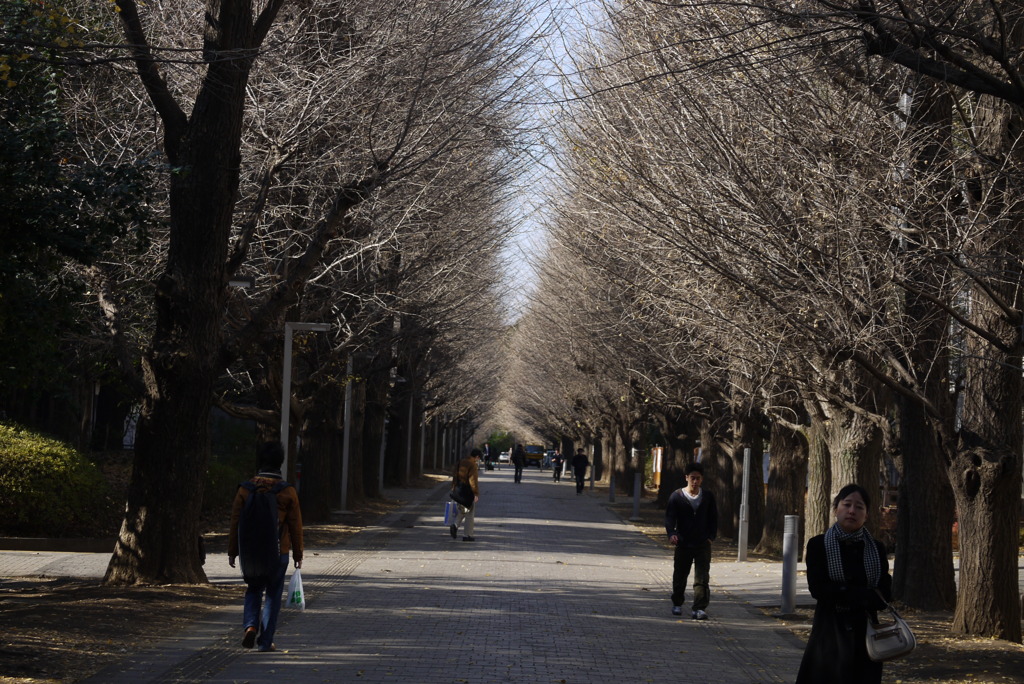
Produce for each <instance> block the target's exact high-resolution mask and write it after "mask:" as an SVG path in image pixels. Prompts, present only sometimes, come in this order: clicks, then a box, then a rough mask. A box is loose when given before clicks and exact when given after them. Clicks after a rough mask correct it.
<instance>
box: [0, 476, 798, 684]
mask: <svg viewBox="0 0 1024 684" xmlns="http://www.w3.org/2000/svg"><path fill="white" fill-rule="evenodd" d="M400 491H401V495H402V496H412V497H415V498H412V499H409V500H408V502H407V503H406V505H405V506H404V507H403V508H401V510H399V511H397V512H395V513H393V514H391V515H390V516H389V517H388V518H387V519H385V520H384V521H382V523H381V524H380V525H379V526H377V527H373V528H369V529H366V530H363V531H361V532H360V533H359V534H357V535H355V536H354V537H352V538H351V539H350V540H349V542H348V543H347V544H346V545H345V546H344V547H339V548H334V549H309V550H307V555H306V559H305V561H304V563H303V579H304V584H305V590H306V595H307V608H306V610H305V611H304V612H298V611H295V610H290V609H287V608H286V609H283V610H282V622H281V624H280V626H279V628H278V633H277V637H276V643H277V646H278V648H279V649H280V650H279V651H277V652H275V653H256V652H254V651H246V650H243V649H242V648H241V647H240V645H239V644H240V641H241V635H242V630H241V606H225V607H224V608H223V609H222V610H218V611H214V612H212V613H211V614H210V615H209V616H208V617H207V618H205V619H204V620H202V621H197V622H195V623H193V624H192V625H191V626H190V627H189V628H188V629H187V630H185V631H184V632H183V633H181V634H179V635H174V636H169V637H168V638H166V639H164V640H162V641H160V642H159V643H155V644H154V645H153V647H152V648H151V649H150V650H147V651H146V652H143V653H138V654H132V655H130V656H129V657H128V658H127V659H126V660H125V661H124V662H123V663H120V664H119V665H117V666H114V667H111V668H108V669H107V670H104V671H102V672H101V673H99V674H98V675H96V676H95V677H93V678H92V679H90V680H89V681H90V682H103V683H105V684H116V683H120V682H125V683H127V682H132V683H136V682H218V683H219V682H232V683H233V682H253V683H256V682H275V684H277V683H279V682H281V681H288V682H366V683H384V682H403V683H421V684H434V683H438V684H440V683H448V682H472V683H474V684H475V683H477V682H565V683H567V684H576V683H590V684H593V683H598V682H661V681H673V682H680V683H686V682H722V683H734V682H735V683H740V682H789V681H792V680H793V679H794V677H795V674H796V670H797V668H798V666H799V661H800V657H801V654H802V645H801V643H800V641H799V640H798V639H796V638H795V637H794V636H793V635H792V634H791V633H789V632H787V631H786V630H785V629H782V628H781V627H780V626H779V624H778V623H777V622H776V621H775V620H773V619H772V618H770V617H766V616H764V615H763V614H762V613H761V611H759V610H758V609H757V608H756V606H758V605H778V604H779V593H780V586H781V565H780V564H778V563H766V562H759V561H755V562H747V563H714V564H713V565H712V569H711V578H712V602H711V605H710V606H709V608H708V613H709V614H710V615H711V619H710V620H708V621H707V622H695V621H693V620H690V619H679V618H674V617H672V615H671V614H670V608H671V605H670V602H669V600H668V595H669V593H670V582H671V555H670V552H669V551H668V550H667V549H666V548H663V547H661V546H660V545H658V544H657V543H655V542H653V541H651V540H650V539H648V538H647V537H645V536H644V535H643V534H641V533H640V532H639V531H637V530H636V528H634V527H633V526H632V525H629V524H628V523H624V522H623V521H621V520H620V519H619V518H618V516H616V515H615V514H614V513H613V512H611V511H609V510H608V509H607V507H606V506H605V505H604V504H603V501H602V500H600V499H599V498H598V497H597V496H596V495H594V494H591V493H590V492H589V491H588V492H587V493H585V494H584V495H582V496H577V495H576V493H575V487H574V486H573V484H572V483H570V482H566V481H565V480H563V481H562V482H561V483H554V482H552V481H551V476H550V472H544V473H538V472H537V471H536V470H532V469H527V471H526V474H525V475H524V479H523V483H522V484H519V485H516V484H515V483H513V481H512V471H511V469H504V470H501V471H487V472H484V473H482V475H481V502H480V504H479V505H478V512H477V529H476V539H477V541H475V542H463V541H462V540H461V530H460V537H459V539H458V540H453V539H451V537H450V536H449V533H448V529H447V528H446V527H445V526H444V525H443V522H442V519H441V514H442V506H443V501H444V497H445V494H446V492H445V487H444V486H443V485H442V486H440V487H438V488H435V489H433V490H400ZM107 559H108V555H107V554H89V553H45V552H11V551H7V552H0V576H3V577H15V576H68V577H85V578H89V577H101V576H102V575H103V571H104V570H105V568H106V563H107ZM206 570H207V574H208V575H209V576H210V579H211V581H214V582H241V579H240V577H239V576H238V571H237V570H233V569H231V568H229V567H228V565H227V559H226V558H225V557H224V556H223V555H211V556H210V557H209V558H208V559H207V563H206ZM798 584H800V585H802V584H803V582H802V580H801V581H800V582H798ZM798 603H801V604H802V603H810V599H809V597H807V595H806V589H805V588H803V587H801V589H800V594H799V596H798Z"/></svg>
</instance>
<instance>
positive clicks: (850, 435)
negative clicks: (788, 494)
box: [825, 406, 882, 529]
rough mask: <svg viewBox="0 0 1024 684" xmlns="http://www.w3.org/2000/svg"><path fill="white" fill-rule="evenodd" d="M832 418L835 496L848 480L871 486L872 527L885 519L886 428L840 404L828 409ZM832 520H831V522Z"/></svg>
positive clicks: (828, 433) (830, 441) (828, 432)
mask: <svg viewBox="0 0 1024 684" xmlns="http://www.w3.org/2000/svg"><path fill="white" fill-rule="evenodd" d="M826 410H827V411H828V413H829V421H828V424H827V426H826V431H825V437H826V439H827V440H828V451H829V454H831V456H832V465H831V467H832V491H831V492H829V505H830V506H831V502H832V497H834V496H835V495H836V494H837V493H838V492H839V490H840V489H842V488H843V487H845V486H846V485H848V484H851V483H856V484H859V485H860V486H861V487H863V488H864V489H866V490H867V492H868V495H869V496H870V497H871V502H872V505H871V506H872V510H871V511H869V513H868V523H867V524H868V527H869V529H876V527H877V525H878V524H879V523H880V522H881V515H880V511H881V505H882V501H881V487H880V486H879V472H880V471H879V467H880V458H881V454H882V431H881V430H880V429H879V427H878V425H877V424H875V423H874V422H873V421H872V420H871V419H869V418H868V417H866V416H864V415H862V414H860V413H856V412H853V411H850V410H848V409H846V408H843V407H840V406H830V407H828V408H827V409H826ZM831 522H832V521H831V520H830V524H831Z"/></svg>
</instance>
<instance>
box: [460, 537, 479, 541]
mask: <svg viewBox="0 0 1024 684" xmlns="http://www.w3.org/2000/svg"><path fill="white" fill-rule="evenodd" d="M462 541H476V537H463V538H462Z"/></svg>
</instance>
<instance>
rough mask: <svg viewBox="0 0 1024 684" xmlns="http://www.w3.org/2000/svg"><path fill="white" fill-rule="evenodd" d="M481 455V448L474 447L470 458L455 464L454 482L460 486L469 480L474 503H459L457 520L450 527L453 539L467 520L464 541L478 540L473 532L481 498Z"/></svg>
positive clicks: (456, 485)
mask: <svg viewBox="0 0 1024 684" xmlns="http://www.w3.org/2000/svg"><path fill="white" fill-rule="evenodd" d="M480 456H481V454H480V450H479V449H473V450H472V451H471V452H469V457H468V458H464V459H462V460H461V461H459V463H458V465H457V466H455V482H454V483H453V484H454V486H455V487H458V486H459V484H460V483H462V482H468V483H469V486H470V487H472V488H473V503H472V504H470V505H469V506H463V505H462V504H458V507H459V514H458V515H457V516H456V517H455V522H454V523H453V524H452V525H451V526H450V527H449V528H448V531H449V532H451V534H452V539H455V538H456V537H458V536H459V526H460V525H462V524H463V522H465V524H466V530H465V531H466V535H465V536H464V537H463V538H462V541H464V542H471V541H476V538H475V537H474V536H473V533H474V532H475V531H476V530H475V528H476V503H477V501H479V500H480Z"/></svg>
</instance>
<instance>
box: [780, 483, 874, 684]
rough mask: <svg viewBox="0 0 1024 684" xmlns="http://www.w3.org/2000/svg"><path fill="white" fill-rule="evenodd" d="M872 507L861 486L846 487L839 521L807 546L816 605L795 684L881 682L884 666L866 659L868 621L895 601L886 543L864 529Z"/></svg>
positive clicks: (838, 504) (837, 509) (838, 502)
mask: <svg viewBox="0 0 1024 684" xmlns="http://www.w3.org/2000/svg"><path fill="white" fill-rule="evenodd" d="M870 506H871V504H870V499H869V498H868V493H867V492H866V491H865V490H864V488H863V487H861V486H860V485H855V484H851V485H846V486H845V487H843V488H842V489H841V490H839V494H838V495H837V496H836V498H835V500H833V502H832V510H833V513H834V514H835V517H836V523H835V524H834V525H833V526H832V527H831V528H829V530H828V532H826V533H825V534H822V535H818V536H817V537H813V538H812V539H811V540H810V541H808V542H807V554H806V555H805V556H804V561H805V562H806V564H807V586H808V588H809V589H810V591H811V596H813V597H814V598H815V599H816V600H817V602H818V604H817V606H816V607H815V609H814V623H813V625H812V626H811V636H810V639H808V641H807V648H806V650H804V657H803V661H801V663H800V673H799V674H798V675H797V678H796V681H797V684H869V683H870V684H877V683H878V682H881V681H882V664H881V663H876V662H872V661H871V660H870V659H869V658H868V652H867V648H866V646H865V645H864V634H865V632H866V631H867V621H868V619H869V617H870V619H872V620H877V611H878V610H880V609H882V608H884V607H885V605H886V602H888V601H891V600H892V576H891V575H890V574H889V559H888V558H887V557H886V552H885V545H884V544H882V543H881V542H879V541H877V540H875V539H874V538H872V536H871V534H870V533H869V532H868V531H867V528H865V527H864V523H865V522H866V521H867V517H868V510H869V509H870ZM879 593H881V596H879ZM883 597H884V598H883Z"/></svg>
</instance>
